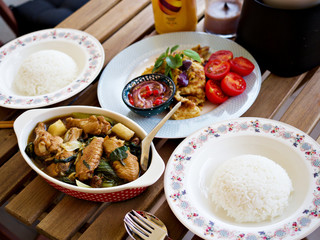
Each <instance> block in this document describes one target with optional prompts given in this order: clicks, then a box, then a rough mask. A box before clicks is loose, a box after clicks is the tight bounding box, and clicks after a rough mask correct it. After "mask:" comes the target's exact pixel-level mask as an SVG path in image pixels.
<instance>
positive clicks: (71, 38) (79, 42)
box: [0, 28, 105, 109]
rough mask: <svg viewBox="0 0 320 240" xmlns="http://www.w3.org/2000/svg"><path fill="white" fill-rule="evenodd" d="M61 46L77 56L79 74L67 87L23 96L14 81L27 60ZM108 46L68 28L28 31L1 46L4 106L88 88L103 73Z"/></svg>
mask: <svg viewBox="0 0 320 240" xmlns="http://www.w3.org/2000/svg"><path fill="white" fill-rule="evenodd" d="M49 49H52V50H57V51H61V52H64V53H65V54H67V55H69V56H70V57H72V58H73V60H74V61H75V62H76V64H77V66H78V68H79V69H80V71H79V75H78V76H77V78H76V80H74V81H73V82H72V83H70V84H69V85H67V86H66V87H64V88H62V89H60V90H58V91H55V92H52V93H48V94H45V95H39V96H21V95H19V94H17V93H16V92H15V91H14V88H13V85H12V84H13V82H14V79H15V76H16V74H17V72H18V70H19V67H20V65H21V64H22V62H23V60H24V59H25V58H27V57H28V56H29V55H30V54H32V53H35V52H37V51H41V50H49ZM104 58H105V55H104V49H103V47H102V46H101V44H100V42H99V41H98V40H97V39H96V38H94V37H93V36H91V35H90V34H88V33H85V32H82V31H79V30H74V29H67V28H55V29H46V30H41V31H37V32H33V33H29V34H26V35H24V36H21V37H19V38H17V39H14V40H12V41H11V42H9V43H7V44H6V45H4V46H3V47H1V48H0V75H1V80H0V82H1V83H0V106H2V107H7V108H16V109H26V108H37V107H42V106H48V105H51V104H54V103H57V102H61V101H63V100H65V99H67V98H70V97H72V96H73V95H75V94H77V93H79V92H80V91H81V90H83V89H84V88H86V87H87V86H88V85H89V84H90V83H91V82H92V81H93V80H94V79H95V78H96V77H97V75H98V74H99V72H100V70H101V69H102V67H103V64H104Z"/></svg>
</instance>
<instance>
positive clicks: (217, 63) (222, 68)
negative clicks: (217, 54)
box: [204, 59, 230, 80]
mask: <svg viewBox="0 0 320 240" xmlns="http://www.w3.org/2000/svg"><path fill="white" fill-rule="evenodd" d="M229 71H230V63H229V62H223V61H221V60H219V59H213V60H211V61H209V62H207V64H206V65H205V66H204V72H205V74H206V77H207V78H210V79H212V80H221V79H223V78H224V77H225V76H226V75H227V73H228V72H229Z"/></svg>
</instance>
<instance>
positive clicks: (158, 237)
mask: <svg viewBox="0 0 320 240" xmlns="http://www.w3.org/2000/svg"><path fill="white" fill-rule="evenodd" d="M124 224H125V227H126V229H127V230H128V232H129V233H134V234H135V235H137V236H139V237H140V238H141V239H154V240H171V238H169V237H168V235H167V231H165V230H164V229H162V228H161V227H160V226H158V225H157V224H155V223H153V222H151V221H150V220H148V219H146V218H144V217H142V216H141V215H140V214H139V213H138V212H136V211H134V210H132V211H131V212H128V213H127V214H126V215H125V217H124ZM131 237H133V236H131Z"/></svg>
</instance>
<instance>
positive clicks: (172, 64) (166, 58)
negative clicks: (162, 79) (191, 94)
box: [152, 45, 201, 78]
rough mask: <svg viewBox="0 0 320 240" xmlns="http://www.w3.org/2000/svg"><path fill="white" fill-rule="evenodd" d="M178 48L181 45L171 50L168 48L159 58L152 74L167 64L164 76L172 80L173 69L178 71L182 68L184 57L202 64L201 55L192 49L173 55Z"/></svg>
mask: <svg viewBox="0 0 320 240" xmlns="http://www.w3.org/2000/svg"><path fill="white" fill-rule="evenodd" d="M178 47H179V45H175V46H173V47H172V48H171V49H170V48H169V47H168V48H167V50H166V51H165V52H164V53H162V54H161V55H160V56H159V57H158V58H157V60H156V62H155V64H154V67H153V69H152V73H154V72H156V71H157V70H158V69H159V68H160V67H161V66H162V64H163V63H164V62H165V73H164V74H165V75H167V76H169V77H171V78H172V69H176V68H179V67H181V66H182V58H183V56H184V55H186V56H187V57H189V58H191V59H193V60H195V61H197V62H199V63H201V58H200V56H199V54H198V53H197V52H195V51H193V50H191V49H186V50H183V51H182V53H180V54H175V55H173V54H172V53H173V52H174V51H176V50H177V49H178Z"/></svg>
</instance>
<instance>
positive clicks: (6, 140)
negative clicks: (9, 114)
mask: <svg viewBox="0 0 320 240" xmlns="http://www.w3.org/2000/svg"><path fill="white" fill-rule="evenodd" d="M0 135H1V136H2V137H1V138H0V146H1V148H0V166H1V164H2V163H4V162H6V161H7V160H8V159H9V158H10V157H11V156H12V155H14V154H15V153H16V152H17V151H18V144H17V137H16V135H15V134H14V131H13V129H0Z"/></svg>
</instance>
